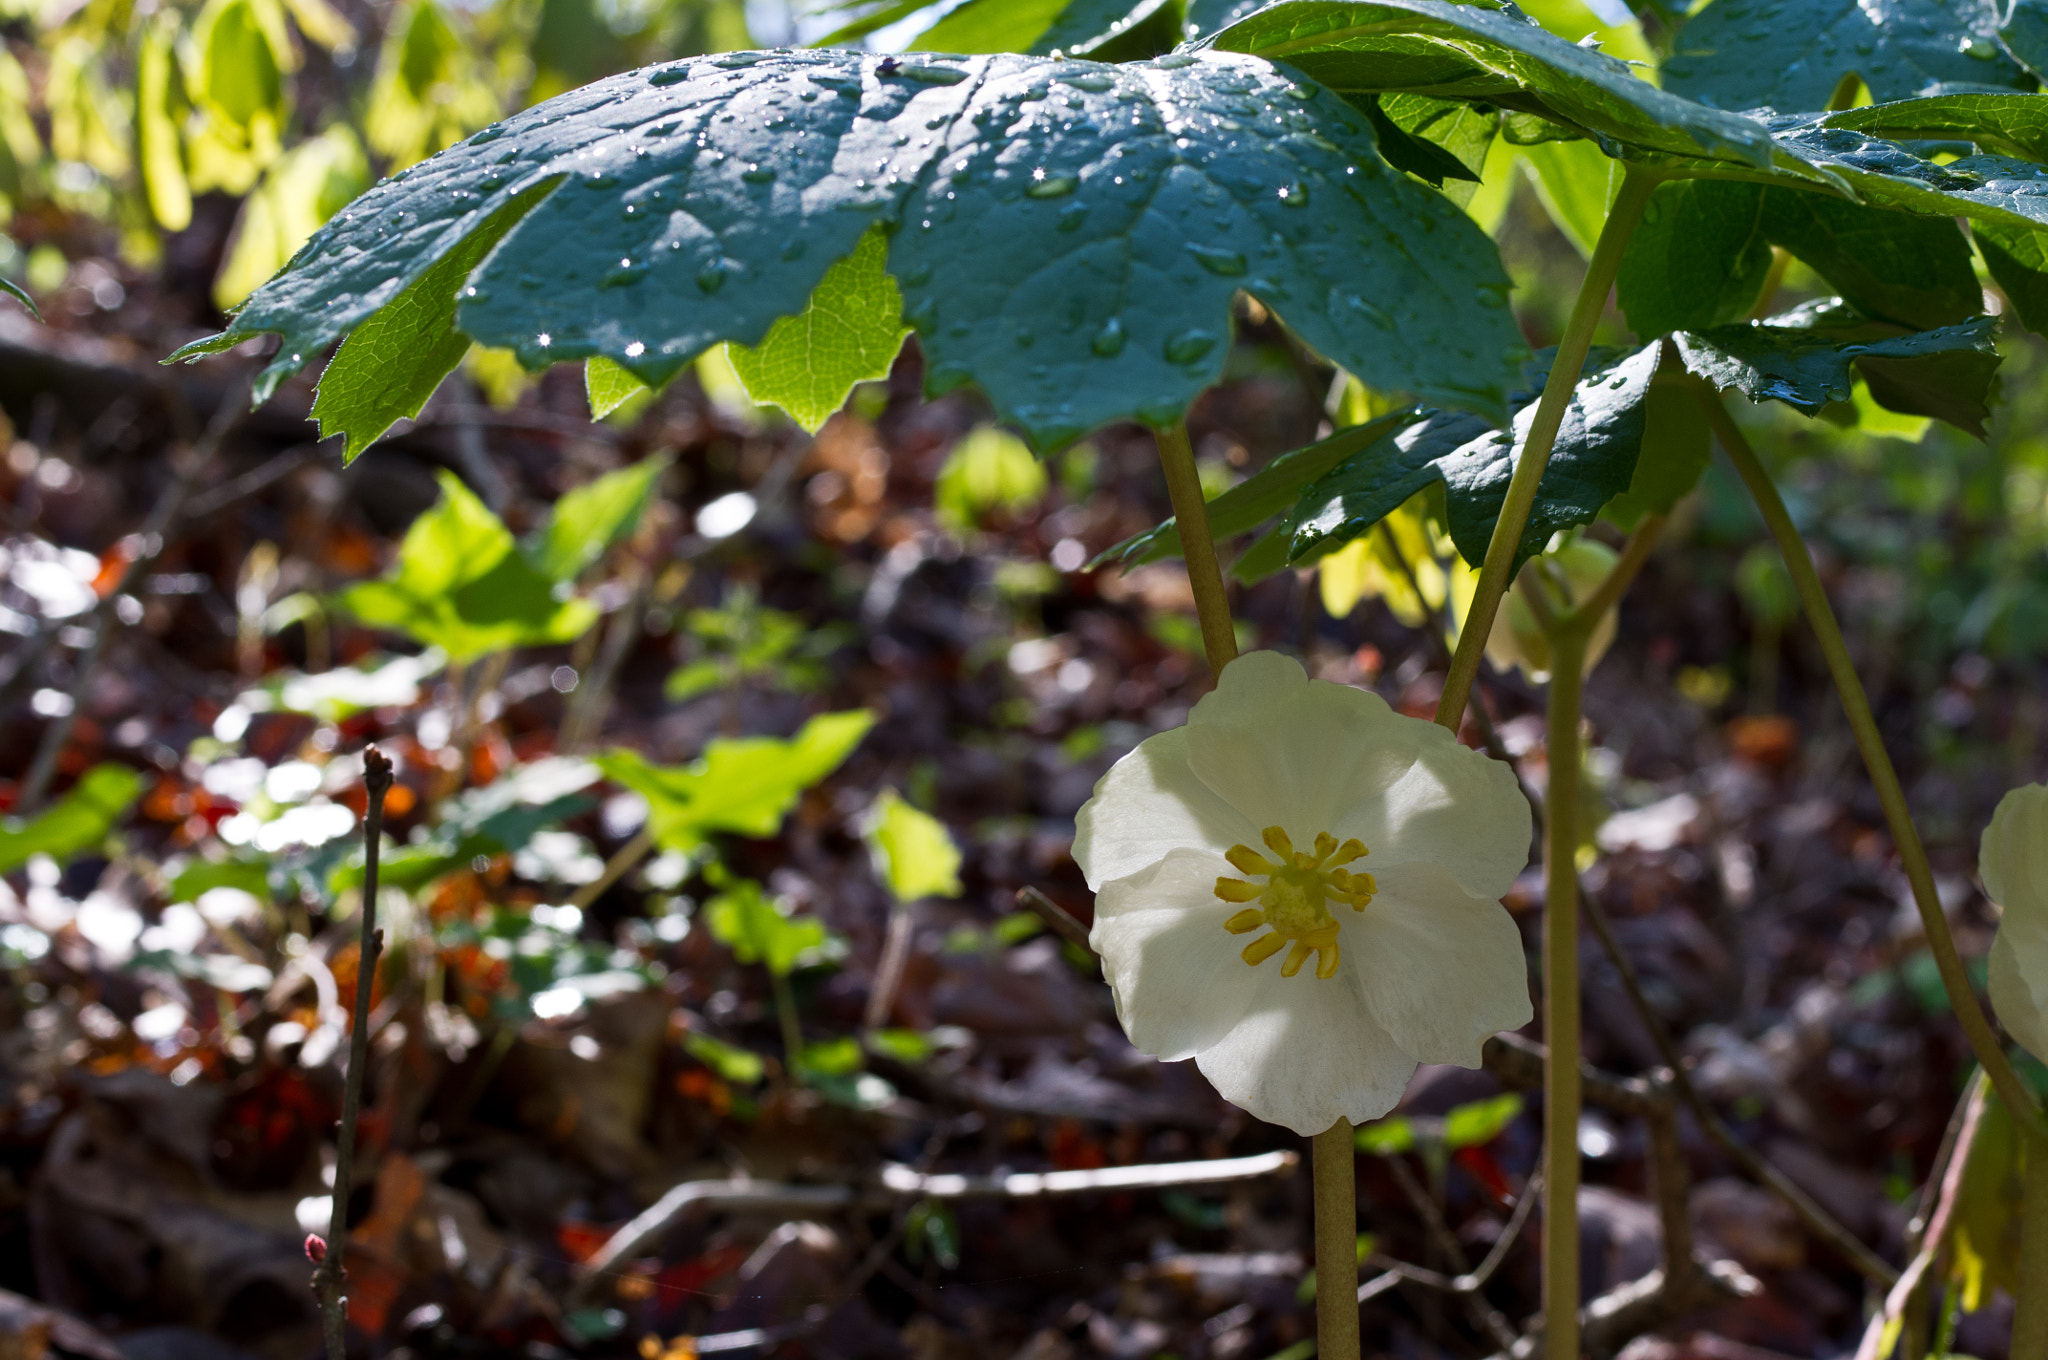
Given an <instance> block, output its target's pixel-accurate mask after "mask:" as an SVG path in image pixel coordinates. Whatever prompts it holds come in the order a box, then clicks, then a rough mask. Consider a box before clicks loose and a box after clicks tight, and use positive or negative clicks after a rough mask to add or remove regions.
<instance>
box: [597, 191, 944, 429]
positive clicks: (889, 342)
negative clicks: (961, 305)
mask: <svg viewBox="0 0 2048 1360" xmlns="http://www.w3.org/2000/svg"><path fill="white" fill-rule="evenodd" d="M888 252H889V245H888V240H887V238H886V237H885V236H884V235H883V234H882V233H881V232H880V231H870V232H869V233H868V234H867V235H865V236H863V237H861V238H860V244H859V245H857V246H855V247H854V248H853V253H852V254H851V255H848V256H847V257H846V258H845V259H843V260H841V261H839V262H838V263H837V264H835V265H833V266H832V267H831V268H830V269H828V270H826V271H825V277H824V278H822V279H820V280H818V286H817V288H816V289H815V290H813V292H812V293H811V299H810V301H809V302H807V303H805V304H804V309H803V310H802V311H801V312H798V313H797V314H796V315H795V316H786V317H783V318H782V319H781V320H780V321H777V322H776V323H775V324H774V325H772V326H770V327H769V328H768V334H767V335H766V336H764V337H763V338H762V340H761V343H760V344H759V345H756V346H753V347H751V348H750V347H748V346H746V345H732V346H730V347H729V348H728V349H727V351H726V354H727V357H728V358H730V359H731V360H732V366H733V369H734V370H735V371H736V372H737V373H738V374H739V375H740V381H741V382H743V383H745V384H746V385H747V395H749V396H751V397H752V398H753V399H754V400H755V401H757V402H760V403H763V404H766V405H773V406H779V407H781V408H782V409H783V410H784V411H785V412H787V413H788V414H789V417H790V419H792V420H794V421H795V422H796V423H797V424H799V425H801V426H802V427H803V428H804V429H805V430H807V431H810V432H812V433H815V432H816V431H817V429H818V427H819V426H820V425H823V424H824V423H825V421H826V420H827V419H828V418H829V417H830V416H831V415H832V413H833V412H835V411H837V410H838V409H839V408H840V407H841V406H843V405H845V404H846V398H847V394H848V393H850V392H852V391H853V389H854V386H855V385H856V384H858V383H863V382H867V381H870V380H871V379H875V378H886V377H888V376H889V366H890V365H891V364H892V363H894V362H895V360H896V351H898V350H899V349H901V348H903V337H904V336H906V335H908V334H910V328H909V327H907V326H905V325H904V324H903V294H902V293H901V292H900V291H899V290H898V289H897V287H896V281H895V280H894V279H892V278H890V277H889V275H888V273H887V272H886V271H885V270H884V268H883V260H884V259H885V258H886V257H887V255H888ZM593 409H595V407H594V404H593Z"/></svg>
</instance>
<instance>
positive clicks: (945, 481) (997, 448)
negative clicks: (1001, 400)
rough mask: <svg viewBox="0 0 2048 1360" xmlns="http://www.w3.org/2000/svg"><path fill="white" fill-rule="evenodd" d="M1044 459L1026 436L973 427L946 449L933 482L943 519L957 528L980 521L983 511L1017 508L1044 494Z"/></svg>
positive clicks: (1012, 511)
mask: <svg viewBox="0 0 2048 1360" xmlns="http://www.w3.org/2000/svg"><path fill="white" fill-rule="evenodd" d="M1046 483H1047V478H1046V475H1045V465H1044V464H1043V463H1041V462H1039V461H1038V459H1036V458H1034V457H1032V455H1031V450H1030V449H1028V448H1026V447H1024V441H1022V440H1021V439H1018V438H1017V437H1016V436H1015V435H1013V434H1010V433H1009V432H1008V431H1005V430H1002V429H999V428H997V427H996V426H994V425H983V426H980V427H978V428H976V429H974V430H971V431H969V432H968V434H967V435H966V437H965V438H963V439H961V441H960V442H959V443H957V444H955V445H954V446H953V448H952V451H951V452H949V453H948V454H947V455H946V461H945V463H944V464H943V465H942V466H941V467H940V468H939V477H938V480H937V482H935V483H934V484H933V486H932V503H933V505H934V506H935V507H936V508H937V510H938V512H939V519H940V520H941V521H942V522H944V523H946V524H949V525H951V526H952V527H954V528H956V529H967V528H972V527H974V526H975V525H978V524H979V523H980V522H981V519H982V516H984V515H989V514H994V513H997V512H1002V513H1006V514H1016V513H1018V512H1020V511H1022V510H1025V509H1027V508H1028V507H1030V506H1032V505H1034V504H1036V503H1037V501H1038V499H1039V497H1041V496H1043V495H1044V494H1045V488H1046Z"/></svg>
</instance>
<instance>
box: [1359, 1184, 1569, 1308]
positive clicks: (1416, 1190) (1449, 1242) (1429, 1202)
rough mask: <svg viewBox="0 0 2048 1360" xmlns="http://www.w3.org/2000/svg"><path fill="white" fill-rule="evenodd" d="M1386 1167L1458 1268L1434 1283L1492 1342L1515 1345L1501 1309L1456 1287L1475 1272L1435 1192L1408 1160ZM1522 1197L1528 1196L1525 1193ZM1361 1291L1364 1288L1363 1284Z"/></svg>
mask: <svg viewBox="0 0 2048 1360" xmlns="http://www.w3.org/2000/svg"><path fill="white" fill-rule="evenodd" d="M1387 1171H1388V1172H1389V1173H1390V1174H1391V1175H1392V1176H1393V1178H1394V1184H1395V1185H1397V1186H1399V1187H1400V1188H1401V1193H1402V1194H1403V1195H1405V1196H1407V1198H1408V1203H1409V1205H1410V1207H1412V1208H1413V1209H1414V1210H1415V1213H1416V1216H1417V1217H1418V1218H1420V1219H1421V1220H1422V1223H1423V1226H1424V1227H1425V1228H1427V1229H1428V1230H1429V1235H1430V1237H1432V1238H1433V1239H1435V1241H1436V1245H1437V1248H1438V1250H1440V1251H1442V1252H1443V1254H1444V1259H1445V1260H1447V1261H1449V1262H1450V1263H1451V1265H1452V1267H1453V1268H1454V1269H1456V1270H1457V1272H1458V1273H1457V1274H1456V1275H1455V1276H1449V1277H1443V1281H1444V1282H1443V1284H1442V1285H1438V1286H1436V1287H1437V1288H1439V1289H1444V1290H1445V1291H1446V1292H1449V1293H1453V1294H1456V1295H1458V1296H1459V1297H1460V1299H1461V1300H1462V1301H1463V1303H1464V1305H1465V1311H1466V1312H1468V1313H1470V1314H1471V1316H1472V1321H1473V1323H1474V1325H1476V1326H1477V1327H1478V1328H1479V1329H1480V1330H1481V1331H1482V1332H1485V1333H1486V1335H1487V1338H1488V1339H1489V1340H1491V1341H1492V1342H1493V1344H1494V1345H1496V1346H1512V1345H1514V1344H1515V1330H1514V1328H1512V1327H1510V1326H1509V1325H1508V1320H1507V1319H1506V1318H1504V1317H1502V1316H1501V1315H1500V1311H1499V1310H1498V1309H1496V1308H1495V1307H1494V1306H1493V1305H1492V1304H1490V1303H1488V1302H1487V1301H1486V1300H1485V1298H1483V1297H1482V1296H1481V1295H1480V1293H1479V1291H1478V1290H1477V1289H1476V1288H1475V1289H1458V1288H1457V1287H1456V1285H1457V1282H1458V1281H1459V1280H1464V1279H1469V1278H1470V1277H1471V1276H1472V1275H1473V1274H1474V1273H1475V1272H1474V1271H1473V1270H1472V1267H1471V1263H1470V1260H1469V1258H1467V1257H1466V1255H1465V1248H1464V1245H1463V1244H1462V1243H1460V1242H1459V1241H1458V1237H1457V1234H1456V1233H1453V1232H1452V1231H1451V1225H1450V1224H1448V1223H1446V1222H1444V1211H1443V1209H1442V1208H1441V1207H1439V1206H1438V1204H1437V1202H1436V1198H1435V1196H1433V1195H1431V1194H1430V1193H1429V1191H1427V1190H1425V1189H1424V1188H1423V1186H1422V1182H1421V1181H1418V1180H1417V1179H1415V1173H1414V1172H1413V1171H1410V1170H1409V1169H1408V1163H1407V1162H1405V1161H1403V1160H1402V1159H1401V1158H1400V1157H1399V1156H1394V1157H1389V1158H1388V1159H1387ZM1522 1197H1523V1198H1524V1199H1527V1198H1529V1196H1528V1195H1527V1194H1526V1193H1525V1194H1524V1195H1523V1196H1522ZM1374 1264H1376V1265H1377V1264H1379V1263H1378V1262H1374ZM1396 1264H1398V1263H1396ZM1417 1283H1418V1284H1419V1283H1421V1281H1417ZM1360 1292H1363V1289H1362V1288H1361V1291H1360Z"/></svg>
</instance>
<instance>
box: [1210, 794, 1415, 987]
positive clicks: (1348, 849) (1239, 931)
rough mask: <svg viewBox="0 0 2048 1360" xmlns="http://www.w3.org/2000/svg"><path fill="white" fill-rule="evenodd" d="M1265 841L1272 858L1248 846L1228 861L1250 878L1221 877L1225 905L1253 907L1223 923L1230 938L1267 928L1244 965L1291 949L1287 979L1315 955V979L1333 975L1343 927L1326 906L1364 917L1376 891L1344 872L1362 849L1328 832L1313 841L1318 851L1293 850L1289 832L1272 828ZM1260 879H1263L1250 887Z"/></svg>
mask: <svg viewBox="0 0 2048 1360" xmlns="http://www.w3.org/2000/svg"><path fill="white" fill-rule="evenodd" d="M1260 837H1261V839H1263V840H1264V841H1265V842H1266V848H1267V849H1268V850H1270V851H1272V852H1273V855H1274V858H1273V859H1267V858H1266V857H1265V856H1264V855H1262V854H1260V853H1259V852H1258V851H1256V850H1254V849H1252V848H1251V847H1250V846H1248V845H1233V846H1231V847H1230V852H1229V853H1228V854H1227V855H1225V856H1224V858H1225V859H1227V860H1229V861H1230V863H1231V867H1233V868H1235V869H1236V870H1237V871H1238V872H1239V873H1241V874H1244V875H1245V877H1244V878H1219V879H1217V880H1216V896H1218V897H1220V898H1222V899H1223V900H1224V901H1225V902H1251V903H1256V905H1255V906H1248V907H1246V908H1245V909H1244V910H1243V911H1240V912H1238V913H1237V914H1236V915H1234V916H1232V917H1231V918H1230V919H1229V920H1228V921H1225V922H1224V923H1223V928H1224V929H1225V930H1228V931H1229V932H1230V933H1231V934H1233V935H1249V934H1251V933H1252V932H1253V931H1255V930H1259V929H1261V928H1264V927H1270V930H1269V931H1268V933H1266V934H1264V935H1261V936H1260V937H1259V938H1258V939H1256V940H1253V941H1252V942H1251V943H1250V944H1248V945H1246V946H1245V947H1244V956H1243V957H1244V961H1245V962H1246V963H1248V964H1250V965H1251V966H1252V967H1254V968H1256V967H1258V966H1259V965H1260V964H1262V963H1264V962H1265V961H1266V960H1267V959H1270V958H1272V957H1273V956H1274V955H1275V954H1277V953H1279V952H1280V950H1281V948H1282V947H1283V946H1285V945H1288V944H1289V943H1292V945H1293V946H1294V947H1293V948H1291V949H1289V950H1288V951H1287V957H1286V958H1285V959H1283V960H1281V963H1280V975H1281V976H1282V977H1293V976H1294V975H1295V974H1296V973H1299V972H1300V971H1301V966H1302V965H1303V964H1304V963H1306V962H1308V956H1309V955H1310V954H1314V955H1315V956H1316V976H1317V977H1319V978H1326V977H1334V976H1335V975H1336V972H1337V929H1338V926H1339V922H1338V920H1337V918H1336V917H1334V916H1332V915H1331V914H1330V906H1329V904H1330V903H1331V902H1344V903H1349V904H1350V906H1351V909H1352V910H1353V911H1364V910H1365V904H1366V903H1368V902H1370V901H1372V895H1373V894H1374V893H1375V892H1378V891H1379V888H1378V885H1376V884H1375V883H1374V882H1373V881H1372V875H1371V874H1354V873H1352V872H1351V871H1350V870H1349V869H1346V868H1344V867H1343V866H1345V865H1347V864H1349V863H1351V862H1352V861H1353V860H1358V859H1363V858H1365V854H1366V850H1365V846H1364V844H1363V843H1362V842H1360V841H1357V840H1348V841H1345V842H1344V843H1343V844H1341V845H1340V844H1338V842H1337V838H1336V837H1335V836H1332V835H1331V834H1329V833H1328V832H1327V831H1325V832H1321V833H1319V834H1318V835H1317V836H1316V848H1315V853H1314V854H1308V853H1306V852H1304V851H1300V850H1296V849H1295V848H1294V842H1293V841H1291V840H1289V839H1288V838H1287V833H1286V832H1285V831H1283V830H1281V829H1280V828H1279V827H1277V826H1269V827H1267V828H1266V829H1265V830H1264V831H1263V832H1261V833H1260ZM1259 877H1263V878H1265V880H1266V881H1265V882H1264V883H1263V884H1260V883H1253V882H1250V881H1249V880H1250V879H1253V878H1259Z"/></svg>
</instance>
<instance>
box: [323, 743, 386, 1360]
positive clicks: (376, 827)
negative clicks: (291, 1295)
mask: <svg viewBox="0 0 2048 1360" xmlns="http://www.w3.org/2000/svg"><path fill="white" fill-rule="evenodd" d="M390 789H391V762H390V761H389V760H388V759H386V758H385V756H384V753H383V752H382V751H379V750H378V749H377V748H376V747H374V746H371V747H368V748H366V749H365V750H364V751H363V791H364V793H365V794H366V795H367V796H368V806H367V808H366V809H365V811H364V815H363V908H362V916H363V924H362V936H361V942H360V944H359V945H358V947H357V955H356V1008H355V1013H354V1014H353V1015H352V1016H350V1017H349V1042H348V1074H347V1076H346V1077H345V1078H344V1080H343V1083H342V1088H341V1129H340V1132H339V1134H338V1136H337V1139H336V1141H337V1147H336V1149H335V1157H334V1203H333V1208H332V1212H331V1213H330V1215H329V1217H328V1227H327V1244H326V1252H325V1254H324V1255H323V1256H322V1257H321V1260H320V1265H319V1268H318V1269H316V1270H315V1271H314V1272H313V1292H314V1294H315V1295H316V1296H318V1298H319V1300H320V1330H321V1333H322V1334H323V1336H324V1337H325V1338H326V1341H327V1360H347V1355H348V1351H347V1346H346V1339H345V1337H344V1334H343V1324H344V1322H345V1320H346V1313H345V1312H344V1304H345V1302H346V1300H345V1299H344V1297H343V1295H342V1292H341V1290H342V1286H343V1284H344V1283H345V1282H346V1280H347V1276H348V1270H347V1267H346V1266H345V1265H344V1264H343V1261H342V1258H343V1256H345V1255H346V1254H347V1249H348V1201H349V1195H350V1193H351V1192H352V1191H353V1189H354V1186H353V1185H352V1184H351V1180H352V1178H353V1174H354V1171H355V1155H356V1115H357V1112H358V1110H359V1109H360V1108H361V1106H362V1100H363V1069H364V1068H365V1067H367V1066H368V1065H369V1061H370V994H371V988H372V987H373V986H374V985H375V983H376V978H377V957H378V955H379V954H381V953H382V952H383V949H384V932H382V931H381V930H378V929H377V857H378V848H379V844H380V842H381V841H382V840H383V836H384V795H385V794H386V793H387V792H389V791H390Z"/></svg>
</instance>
